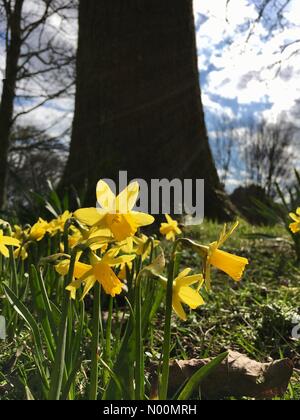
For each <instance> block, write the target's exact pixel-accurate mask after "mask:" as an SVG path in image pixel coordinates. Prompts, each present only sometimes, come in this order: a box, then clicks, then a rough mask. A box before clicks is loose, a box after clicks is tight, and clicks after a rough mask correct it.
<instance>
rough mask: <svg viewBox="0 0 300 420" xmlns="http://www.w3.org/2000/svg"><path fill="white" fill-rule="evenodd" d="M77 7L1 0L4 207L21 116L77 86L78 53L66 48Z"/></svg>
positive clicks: (57, 1) (63, 1)
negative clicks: (13, 133) (13, 134)
mask: <svg viewBox="0 0 300 420" xmlns="http://www.w3.org/2000/svg"><path fill="white" fill-rule="evenodd" d="M75 10H76V0H0V16H1V18H0V37H1V38H2V39H0V43H1V42H2V50H3V49H4V50H5V52H4V53H5V62H4V68H3V69H0V70H2V73H3V83H2V95H1V98H0V208H1V207H3V205H4V201H5V185H6V176H7V157H8V151H9V143H10V134H11V131H12V127H13V125H14V124H15V123H16V121H17V120H18V118H19V117H20V116H22V115H25V114H28V113H29V112H32V111H33V110H36V109H37V108H39V107H40V106H42V105H45V104H46V103H47V102H48V101H50V100H53V99H55V98H58V97H61V96H62V95H70V93H71V92H72V88H73V85H74V78H75V77H74V66H73V64H74V56H75V53H74V48H71V47H70V46H68V47H67V48H66V45H65V43H64V40H63V36H62V33H63V31H64V25H65V24H66V20H67V19H72V17H73V15H74V17H75V14H76V12H75ZM54 21H55V22H56V25H55V26H54V25H53V22H54ZM57 22H58V24H57ZM0 46H1V44H0ZM3 46H4V48H3ZM16 102H17V103H18V110H17V112H16V107H15V105H16Z"/></svg>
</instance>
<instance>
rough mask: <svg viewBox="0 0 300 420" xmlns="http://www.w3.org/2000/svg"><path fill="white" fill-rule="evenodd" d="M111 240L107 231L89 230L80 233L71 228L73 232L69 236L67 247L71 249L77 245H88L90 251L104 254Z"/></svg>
mask: <svg viewBox="0 0 300 420" xmlns="http://www.w3.org/2000/svg"><path fill="white" fill-rule="evenodd" d="M112 239H113V238H112V236H111V232H110V231H109V230H108V229H98V228H91V229H89V230H87V231H83V230H82V231H80V230H79V229H76V228H73V232H72V233H71V235H69V247H70V248H71V249H73V248H74V247H75V246H77V245H79V244H87V243H89V248H90V249H91V250H92V251H97V250H98V249H100V250H101V252H105V251H106V249H107V247H108V244H109V242H111V241H112Z"/></svg>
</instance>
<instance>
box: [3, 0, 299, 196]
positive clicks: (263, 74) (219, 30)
mask: <svg viewBox="0 0 300 420" xmlns="http://www.w3.org/2000/svg"><path fill="white" fill-rule="evenodd" d="M272 1H273V2H277V3H278V2H280V1H283V0H272ZM299 1H300V0H291V1H290V5H289V7H288V8H287V9H286V10H285V13H284V19H285V20H284V25H283V27H276V28H273V30H272V36H270V23H269V21H268V20H267V19H266V18H265V19H261V20H260V21H259V22H256V19H257V16H258V11H257V8H256V5H257V4H259V3H261V2H262V0H230V1H229V2H228V0H194V14H195V24H196V37H197V54H198V67H199V72H200V84H201V89H202V100H203V104H204V109H205V115H206V122H207V126H208V130H209V133H210V134H211V136H213V131H214V118H215V116H216V115H219V114H221V113H226V114H227V115H228V116H229V117H230V118H233V119H236V120H243V119H244V120H245V119H247V118H248V117H249V116H250V117H252V116H254V117H265V118H266V119H267V120H269V121H272V122H275V121H277V120H278V119H279V118H280V117H282V116H284V118H285V120H291V121H294V122H296V123H297V111H298V108H299V112H300V102H299V99H300V54H298V55H297V54H295V55H293V53H294V52H295V51H296V50H297V48H300V42H299V43H296V44H295V43H294V44H291V45H290V46H288V47H287V48H285V49H284V50H282V48H283V46H286V45H288V44H290V43H291V42H293V41H295V40H297V39H299V37H300V14H299ZM29 2H32V3H33V4H34V3H35V0H29ZM25 3H26V2H25ZM32 7H33V6H30V10H33V9H32ZM266 16H268V17H269V18H270V20H271V22H274V16H273V15H272V8H270V9H269V10H266ZM64 25H65V23H64ZM61 26H62V22H61V21H59V19H58V18H57V17H56V18H55V17H53V19H52V21H51V27H52V28H58V27H59V28H61ZM62 36H63V37H64V39H65V42H66V43H67V45H68V47H69V48H72V49H76V36H77V27H76V24H75V23H74V22H73V23H72V25H69V26H68V27H65V26H64V31H63V32H62ZM3 60H4V56H3V44H2V45H1V43H0V68H3ZM0 90H1V84H0ZM297 101H298V103H297ZM17 108H20V109H22V104H18V105H17ZM20 109H19V110H20ZM72 115H73V98H64V99H60V100H54V101H51V102H49V103H48V104H47V105H46V106H44V107H42V108H40V109H38V110H37V111H35V112H33V113H31V114H29V115H28V116H25V117H23V118H22V120H21V121H20V122H21V123H24V124H26V123H29V122H30V123H34V124H37V125H38V126H42V127H43V128H44V127H51V128H49V132H50V134H51V135H57V134H59V133H60V132H62V131H63V130H64V129H65V128H67V127H68V126H70V124H71V122H72ZM297 147H298V150H299V147H300V140H299V143H297V144H296V145H295V148H297ZM295 165H299V162H298V161H295ZM299 167H300V165H299ZM239 180H240V174H239V173H237V170H236V169H234V168H233V171H232V173H231V175H230V178H229V180H228V185H227V188H228V189H229V190H232V189H233V188H234V187H235V186H236V185H237V184H238V183H239Z"/></svg>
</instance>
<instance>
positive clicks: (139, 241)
mask: <svg viewBox="0 0 300 420" xmlns="http://www.w3.org/2000/svg"><path fill="white" fill-rule="evenodd" d="M133 242H134V253H135V254H136V255H140V256H141V257H142V261H144V260H145V259H146V258H147V257H148V256H149V254H150V252H151V242H149V238H148V236H147V235H144V234H141V235H140V236H138V237H137V236H134V237H133ZM159 243H160V242H159V241H157V240H154V241H153V248H156V247H157V246H158V245H159Z"/></svg>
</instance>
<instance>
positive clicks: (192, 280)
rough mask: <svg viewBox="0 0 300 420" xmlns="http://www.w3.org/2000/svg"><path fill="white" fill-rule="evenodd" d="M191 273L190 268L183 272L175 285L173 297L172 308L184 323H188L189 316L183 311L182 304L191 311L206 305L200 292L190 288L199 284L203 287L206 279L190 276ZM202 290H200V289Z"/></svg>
mask: <svg viewBox="0 0 300 420" xmlns="http://www.w3.org/2000/svg"><path fill="white" fill-rule="evenodd" d="M190 272H191V269H190V268H186V269H185V270H183V271H182V272H181V273H180V274H179V276H178V277H176V279H175V280H174V283H173V296H172V306H173V310H174V311H175V312H176V314H177V315H178V316H179V318H181V319H182V320H183V321H186V319H187V316H186V313H185V311H184V309H183V306H182V304H185V305H187V306H189V307H190V308H191V309H196V308H198V307H199V306H202V305H204V304H205V302H204V300H203V298H202V296H201V295H200V293H199V291H197V290H195V289H193V288H192V287H190V286H191V285H193V284H196V283H198V285H199V284H200V285H201V286H202V285H203V282H204V279H203V276H202V274H196V275H193V276H189V274H190ZM199 290H200V289H199Z"/></svg>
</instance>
